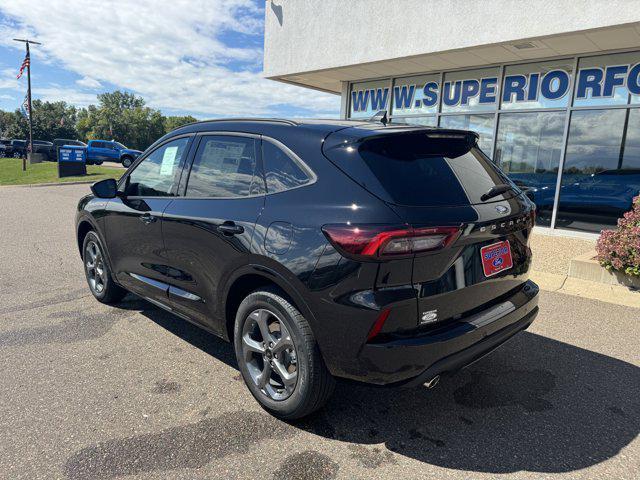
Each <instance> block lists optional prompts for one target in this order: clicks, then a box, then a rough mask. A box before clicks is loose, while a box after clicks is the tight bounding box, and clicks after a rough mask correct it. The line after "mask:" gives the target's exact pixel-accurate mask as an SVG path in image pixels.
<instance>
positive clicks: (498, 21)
mask: <svg viewBox="0 0 640 480" xmlns="http://www.w3.org/2000/svg"><path fill="white" fill-rule="evenodd" d="M265 17H266V24H265V54H264V74H265V76H266V77H278V76H282V75H290V74H295V73H300V72H309V71H314V70H322V69H330V68H335V67H340V66H347V65H355V64H361V63H367V62H376V61H382V60H387V59H392V58H402V57H409V56H413V55H424V54H432V53H435V52H443V51H450V50H456V49H465V48H469V47H474V46H479V45H491V44H495V43H501V42H509V41H515V40H523V39H527V38H534V37H542V36H549V35H558V34H564V33H568V32H578V31H584V30H591V29H598V28H606V27H611V26H615V25H624V24H631V23H634V22H640V0H528V1H518V0H267V2H266V14H265ZM639 34H640V29H639V28H638V26H637V24H636V25H630V26H629V35H635V36H637V35H639Z"/></svg>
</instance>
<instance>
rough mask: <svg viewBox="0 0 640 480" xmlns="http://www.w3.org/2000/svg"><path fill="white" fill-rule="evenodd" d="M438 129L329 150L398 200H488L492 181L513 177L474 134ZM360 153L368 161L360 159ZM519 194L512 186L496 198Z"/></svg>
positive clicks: (370, 185) (373, 187) (363, 180)
mask: <svg viewBox="0 0 640 480" xmlns="http://www.w3.org/2000/svg"><path fill="white" fill-rule="evenodd" d="M432 135H433V136H432V137H429V134H425V133H410V134H402V135H384V136H380V137H376V138H371V139H368V140H365V141H363V142H362V143H361V144H360V145H359V147H358V149H357V152H356V151H355V149H354V148H353V147H342V148H337V149H334V151H329V152H327V155H328V156H329V158H330V159H331V160H334V161H335V162H336V164H337V165H338V166H340V167H341V168H342V169H343V170H345V171H346V173H347V174H349V175H350V176H352V177H353V178H354V179H355V180H356V181H358V182H359V183H360V184H361V185H362V186H364V187H365V188H367V189H368V190H369V191H371V192H372V193H374V194H375V195H377V196H379V197H380V198H382V199H383V200H385V201H387V202H389V203H393V204H396V205H407V206H460V205H470V204H477V203H483V202H482V201H481V200H480V197H481V196H482V195H483V194H484V193H486V192H487V191H488V190H490V189H491V187H494V186H495V185H497V184H503V183H509V184H510V183H511V182H510V181H509V180H508V179H507V177H506V176H505V175H504V174H503V173H502V172H500V171H499V170H498V169H497V168H496V167H495V166H494V165H493V164H492V163H491V161H490V160H489V159H488V158H487V157H486V156H485V155H484V154H483V153H482V152H481V151H480V150H479V149H478V148H477V147H476V146H475V145H474V143H473V142H472V141H470V140H469V137H466V136H462V135H453V134H452V135H447V134H446V133H436V132H434V133H433V134H432ZM349 149H351V150H350V151H351V153H349ZM358 156H359V157H360V160H361V162H362V163H364V165H362V164H360V165H359V166H358V165H357V163H358V159H357V157H358ZM513 195H514V193H513V192H508V193H505V194H504V196H502V195H498V196H497V197H494V199H493V200H492V201H498V200H502V199H503V198H505V197H509V196H513Z"/></svg>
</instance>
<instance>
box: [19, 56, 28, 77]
mask: <svg viewBox="0 0 640 480" xmlns="http://www.w3.org/2000/svg"><path fill="white" fill-rule="evenodd" d="M29 62H30V60H29V54H28V53H27V55H26V56H25V57H24V60H23V61H22V65H21V66H20V71H19V72H18V76H17V77H16V78H20V77H21V76H22V73H23V72H24V69H25V68H27V67H28V66H29Z"/></svg>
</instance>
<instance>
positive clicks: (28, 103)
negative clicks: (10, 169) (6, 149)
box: [22, 42, 33, 172]
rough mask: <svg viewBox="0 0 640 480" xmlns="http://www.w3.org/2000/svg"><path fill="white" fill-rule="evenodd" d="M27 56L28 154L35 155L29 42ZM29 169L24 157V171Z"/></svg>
mask: <svg viewBox="0 0 640 480" xmlns="http://www.w3.org/2000/svg"><path fill="white" fill-rule="evenodd" d="M27 56H28V57H29V63H28V64H27V108H28V110H29V151H28V153H27V154H28V155H31V156H33V110H32V109H31V55H30V53H29V42H27ZM26 170H27V159H26V157H23V158H22V171H23V172H24V171H26Z"/></svg>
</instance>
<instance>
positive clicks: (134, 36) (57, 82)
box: [0, 0, 340, 119]
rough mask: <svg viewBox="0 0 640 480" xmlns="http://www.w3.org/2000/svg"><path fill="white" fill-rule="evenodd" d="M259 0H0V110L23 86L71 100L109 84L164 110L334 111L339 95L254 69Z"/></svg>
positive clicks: (260, 28)
mask: <svg viewBox="0 0 640 480" xmlns="http://www.w3.org/2000/svg"><path fill="white" fill-rule="evenodd" d="M264 6H265V3H264V0H93V1H89V0H84V1H83V0H47V1H46V2H45V1H40V0H37V1H34V0H2V1H1V2H0V109H2V110H15V109H16V108H19V106H20V104H21V103H22V101H23V99H24V96H25V94H26V89H27V81H26V74H25V75H24V76H23V77H22V78H21V79H20V80H17V79H16V75H17V73H18V70H19V68H20V64H21V63H22V60H23V59H24V55H25V51H24V44H21V43H18V42H14V41H12V39H13V38H30V39H35V40H37V41H39V42H42V45H41V46H38V45H35V46H32V48H31V64H32V79H31V81H32V95H33V98H34V99H35V98H39V99H42V100H48V101H58V100H64V101H66V102H68V103H71V104H73V105H76V106H80V107H83V106H87V105H89V104H92V103H96V94H98V93H102V92H108V91H113V90H116V89H120V90H125V91H129V92H133V93H135V94H137V95H140V96H142V97H143V98H144V99H145V100H146V102H147V104H148V105H149V106H151V107H153V108H158V109H160V110H161V111H162V112H163V113H164V114H165V115H183V114H191V115H193V116H195V117H196V118H199V119H203V118H216V117H229V116H277V117H333V118H337V116H338V114H339V109H340V97H339V96H337V95H331V94H327V93H322V92H318V91H315V90H309V89H305V88H301V87H295V86H292V85H286V84H282V83H280V82H275V81H273V80H267V79H264V78H263V77H262V57H263V40H264Z"/></svg>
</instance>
